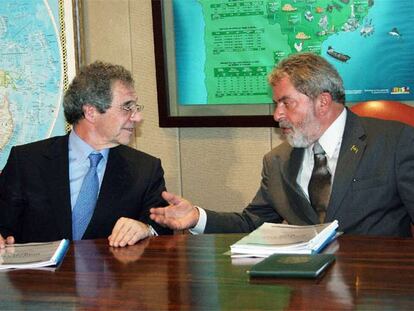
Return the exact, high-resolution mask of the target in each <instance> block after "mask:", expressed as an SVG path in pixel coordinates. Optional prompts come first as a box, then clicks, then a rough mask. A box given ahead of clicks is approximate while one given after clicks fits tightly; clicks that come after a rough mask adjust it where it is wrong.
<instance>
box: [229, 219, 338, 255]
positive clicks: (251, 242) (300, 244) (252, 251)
mask: <svg viewBox="0 0 414 311" xmlns="http://www.w3.org/2000/svg"><path fill="white" fill-rule="evenodd" d="M337 228H338V221H336V220H335V221H333V222H331V223H326V224H320V225H312V226H293V225H285V224H273V223H264V224H263V225H261V226H260V227H259V228H257V229H256V230H255V231H253V232H251V233H250V234H248V235H247V236H245V237H243V238H242V239H241V240H239V241H238V242H236V243H235V244H233V245H231V246H230V250H231V256H232V257H233V258H235V257H267V256H269V255H271V254H275V253H280V254H313V253H318V252H319V251H320V250H321V249H322V248H323V247H324V246H325V245H326V244H328V243H329V242H330V241H332V240H333V239H334V238H335V236H336V229H337Z"/></svg>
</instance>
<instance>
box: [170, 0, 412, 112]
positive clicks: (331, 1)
mask: <svg viewBox="0 0 414 311" xmlns="http://www.w3.org/2000/svg"><path fill="white" fill-rule="evenodd" d="M173 17H174V34H175V38H174V40H175V56H176V67H177V86H178V87H177V93H178V103H179V104H180V105H196V104H269V103H270V102H271V94H270V88H269V86H268V85H267V75H268V73H269V72H270V71H271V70H272V68H273V67H274V64H275V63H277V62H278V61H279V60H280V59H282V58H285V57H287V56H288V55H290V54H292V53H298V52H305V51H306V52H313V53H316V54H319V55H321V56H323V57H325V58H326V59H327V60H328V61H329V62H330V63H331V64H333V65H334V66H335V67H336V68H337V70H338V71H339V73H340V74H341V76H342V77H343V79H344V84H345V89H346V95H347V100H348V101H350V102H356V101H365V100H399V101H410V100H413V99H414V96H413V92H414V75H413V74H412V68H414V53H412V51H413V50H414V40H413V39H414V28H413V27H412V26H411V25H412V19H413V18H414V1H412V0H399V1H393V0H289V1H285V0H173Z"/></svg>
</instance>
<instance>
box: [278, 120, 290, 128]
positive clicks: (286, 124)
mask: <svg viewBox="0 0 414 311" xmlns="http://www.w3.org/2000/svg"><path fill="white" fill-rule="evenodd" d="M279 127H284V128H293V126H292V123H290V122H289V121H287V120H282V121H279Z"/></svg>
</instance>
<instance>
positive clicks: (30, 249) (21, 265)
mask: <svg viewBox="0 0 414 311" xmlns="http://www.w3.org/2000/svg"><path fill="white" fill-rule="evenodd" d="M68 248H69V240H66V239H63V240H61V241H53V242H44V243H26V244H12V245H6V247H5V248H3V249H0V270H4V269H32V268H41V267H57V266H58V265H59V264H60V263H61V261H62V260H63V257H64V256H65V254H66V251H67V250H68Z"/></svg>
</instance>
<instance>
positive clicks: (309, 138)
mask: <svg viewBox="0 0 414 311" xmlns="http://www.w3.org/2000/svg"><path fill="white" fill-rule="evenodd" d="M279 127H282V128H288V129H290V130H291V131H290V133H288V134H284V135H283V137H284V138H285V139H286V140H287V142H288V143H289V145H291V146H292V147H294V148H306V147H309V146H310V145H312V144H313V143H314V142H315V141H316V140H317V139H318V136H317V135H318V133H319V132H320V128H321V127H320V124H319V123H318V122H317V120H316V117H315V113H314V111H313V110H311V109H310V110H309V111H308V113H307V114H306V116H305V118H304V119H303V120H302V121H301V122H299V123H298V124H297V125H296V126H295V125H293V124H292V123H291V122H289V121H287V120H282V121H280V122H279Z"/></svg>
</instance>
